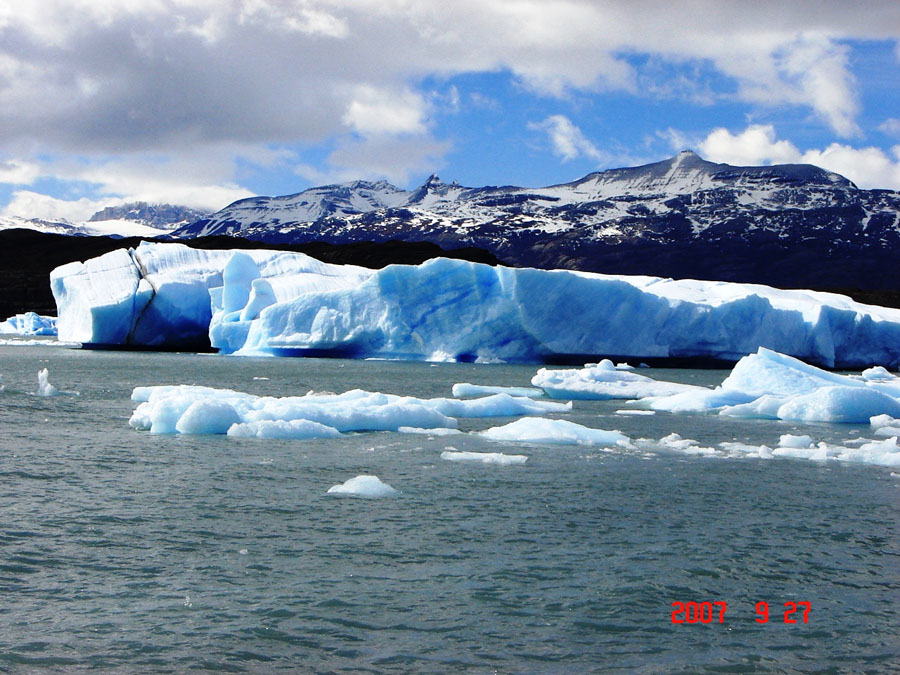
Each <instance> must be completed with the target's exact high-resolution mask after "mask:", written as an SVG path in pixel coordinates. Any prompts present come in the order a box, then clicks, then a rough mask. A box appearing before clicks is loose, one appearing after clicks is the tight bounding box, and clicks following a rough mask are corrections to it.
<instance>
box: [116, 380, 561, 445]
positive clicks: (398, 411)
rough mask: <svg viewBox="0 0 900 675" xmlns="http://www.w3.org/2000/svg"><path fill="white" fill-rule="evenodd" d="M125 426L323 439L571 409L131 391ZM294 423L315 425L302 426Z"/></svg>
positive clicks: (365, 396) (199, 390)
mask: <svg viewBox="0 0 900 675" xmlns="http://www.w3.org/2000/svg"><path fill="white" fill-rule="evenodd" d="M131 398H132V400H133V401H134V402H136V403H138V404H139V405H138V406H137V408H136V409H135V411H134V414H132V416H131V419H130V420H129V424H130V425H131V426H132V427H134V428H135V429H139V430H149V431H150V433H154V434H172V433H181V434H225V433H227V434H228V435H229V436H238V437H255V438H328V437H332V436H333V435H334V434H335V433H337V432H348V431H397V430H398V429H399V428H400V427H417V428H419V429H429V430H432V429H439V428H444V429H455V428H456V426H457V422H456V419H455V418H457V417H506V416H519V415H535V414H538V415H539V414H544V413H548V412H565V411H568V410H570V409H571V407H572V404H571V403H566V404H563V403H558V402H555V401H533V400H531V399H527V398H517V397H512V396H509V395H507V394H494V395H493V396H486V397H483V398H478V399H470V400H457V399H447V398H432V399H418V398H413V397H409V396H396V395H394V394H382V393H378V392H368V391H363V390H361V389H354V390H352V391H348V392H345V393H343V394H315V393H310V394H307V395H306V396H287V397H280V398H275V397H271V396H255V395H252V394H245V393H242V392H238V391H233V390H230V389H215V388H212V387H202V386H193V385H175V386H168V385H166V386H152V387H136V388H135V389H134V391H133V393H132V395H131ZM302 421H307V422H312V423H315V426H314V425H312V424H302V423H301V422H302Z"/></svg>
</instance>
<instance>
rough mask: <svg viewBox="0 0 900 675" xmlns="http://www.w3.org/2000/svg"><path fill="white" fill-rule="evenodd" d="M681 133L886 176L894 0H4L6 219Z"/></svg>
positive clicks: (634, 157) (589, 156) (893, 101)
mask: <svg viewBox="0 0 900 675" xmlns="http://www.w3.org/2000/svg"><path fill="white" fill-rule="evenodd" d="M686 148H689V149H693V150H694V151H695V152H697V153H698V154H700V155H701V156H702V157H704V158H706V159H709V160H712V161H716V162H727V163H730V164H738V165H758V164H773V163H796V162H806V163H812V164H816V165H818V166H821V167H823V168H826V169H829V170H832V171H836V172H838V173H841V174H843V175H844V176H846V177H848V178H849V179H851V180H852V181H854V182H855V183H856V184H857V185H859V186H860V187H865V188H888V189H894V190H900V2H898V1H897V0H884V1H878V0H876V1H871V2H865V1H858V2H853V3H850V2H846V1H844V0H840V1H829V0H820V1H818V2H807V1H804V0H792V1H791V2H784V1H783V0H779V1H777V2H769V1H766V0H759V1H756V2H748V1H747V0H739V1H732V0H715V1H701V0H683V1H679V2H662V1H654V2H650V1H647V0H629V1H603V0H595V1H588V0H543V1H541V0H28V1H27V2H25V1H23V0H0V216H19V217H26V218H45V219H63V218H64V219H68V220H71V221H77V220H84V219H87V218H88V217H90V215H91V214H93V213H94V212H95V211H97V210H99V209H100V208H103V207H105V206H114V205H118V204H122V203H125V202H130V201H148V202H151V203H172V204H181V205H185V206H191V207H195V208H201V209H205V210H210V211H214V210H218V209H220V208H223V207H225V206H226V205H228V204H229V203H230V202H232V201H234V200H236V199H241V198H244V197H249V196H253V195H282V194H291V193H295V192H299V191H301V190H303V189H306V188H308V187H313V186H316V185H323V184H328V183H335V182H344V181H350V180H357V179H365V180H374V179H386V180H388V181H390V182H392V183H393V184H395V185H397V186H399V187H404V188H412V187H415V186H417V185H419V184H421V183H422V182H424V181H425V180H426V179H427V178H428V176H429V175H431V174H433V173H437V174H439V175H440V177H441V178H442V179H443V180H445V181H446V182H451V181H458V182H459V183H461V184H463V185H467V186H473V187H474V186H483V185H519V186H525V187H539V186H546V185H553V184H557V183H562V182H567V181H571V180H575V179H578V178H580V177H582V176H584V175H585V174H588V173H590V172H592V171H598V170H602V169H607V168H615V167H621V166H634V165H639V164H646V163H649V162H654V161H659V160H662V159H666V158H668V157H671V156H672V155H674V154H675V153H677V152H678V151H680V150H682V149H686Z"/></svg>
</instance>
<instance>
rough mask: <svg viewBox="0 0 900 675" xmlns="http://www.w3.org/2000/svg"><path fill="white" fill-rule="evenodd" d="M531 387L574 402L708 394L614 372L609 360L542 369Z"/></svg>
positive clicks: (532, 379)
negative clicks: (684, 393)
mask: <svg viewBox="0 0 900 675" xmlns="http://www.w3.org/2000/svg"><path fill="white" fill-rule="evenodd" d="M531 384H533V385H534V386H536V387H540V388H541V389H543V390H544V391H545V392H546V393H547V396H549V397H550V398H574V399H600V400H604V399H616V398H621V399H629V398H645V397H648V396H670V395H672V394H679V393H682V392H686V391H691V392H694V391H708V390H706V389H704V388H702V387H696V386H694V385H690V384H678V383H677V382H664V381H662V380H654V379H653V378H650V377H646V376H644V375H638V374H637V373H633V372H631V371H627V370H626V371H622V370H616V367H615V366H614V365H613V362H612V361H610V360H609V359H603V360H602V361H601V362H600V363H590V364H587V365H586V366H585V367H584V368H569V369H565V370H550V369H547V368H541V369H540V370H538V371H537V373H536V374H535V376H534V377H532V378H531Z"/></svg>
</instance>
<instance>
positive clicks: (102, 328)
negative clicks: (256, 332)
mask: <svg viewBox="0 0 900 675" xmlns="http://www.w3.org/2000/svg"><path fill="white" fill-rule="evenodd" d="M226 268H227V270H226ZM371 274H372V271H371V270H367V269H364V268H361V267H355V266H352V265H329V264H327V263H322V262H319V261H318V260H316V259H314V258H311V257H310V256H307V255H304V254H302V253H289V252H284V251H267V250H250V251H238V250H199V249H193V248H190V247H188V246H185V245H184V244H177V243H148V242H141V244H140V245H139V246H138V247H137V248H134V249H127V250H126V249H119V250H117V251H112V252H110V253H107V254H105V255H102V256H100V257H98V258H92V259H91V260H88V261H87V262H84V263H81V262H73V263H69V264H67V265H62V266H61V267H57V268H56V269H55V270H53V271H52V272H51V273H50V288H51V290H52V292H53V297H54V299H55V300H56V306H57V313H58V316H59V319H58V329H59V332H60V335H61V336H62V337H60V340H63V341H71V342H80V343H82V344H85V345H89V346H118V345H121V346H124V345H135V346H146V347H165V348H173V347H197V346H203V345H208V344H209V340H210V336H214V339H215V341H216V342H217V343H222V344H223V345H228V344H231V343H232V342H237V344H240V345H242V344H243V339H244V338H245V337H246V330H245V328H246V326H245V325H244V323H242V322H241V317H242V316H243V317H245V322H246V321H249V320H250V318H251V317H253V311H254V308H255V307H264V306H267V305H268V304H271V303H273V302H278V301H280V300H284V299H286V298H290V297H294V296H296V295H298V294H302V293H304V292H307V291H309V290H318V291H322V290H327V289H333V288H337V287H343V286H346V285H354V284H358V283H359V282H360V280H361V279H365V278H367V277H368V276H370V275H371ZM226 280H227V285H228V290H227V292H226V291H225V288H224V285H225V283H226ZM214 307H215V308H216V309H217V311H218V312H219V314H218V315H217V317H216V319H217V320H216V321H215V323H213V308H214ZM223 351H232V350H229V349H223Z"/></svg>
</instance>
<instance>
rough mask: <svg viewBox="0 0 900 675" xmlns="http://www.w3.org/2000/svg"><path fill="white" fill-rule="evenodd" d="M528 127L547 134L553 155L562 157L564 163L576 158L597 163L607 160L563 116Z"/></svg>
mask: <svg viewBox="0 0 900 675" xmlns="http://www.w3.org/2000/svg"><path fill="white" fill-rule="evenodd" d="M530 127H531V128H532V129H539V130H542V131H545V132H546V133H547V136H548V138H549V139H550V143H551V144H552V146H553V152H554V154H556V155H558V156H559V157H562V159H563V161H564V162H568V161H569V160H572V159H577V158H578V157H588V158H590V159H593V160H596V161H598V162H601V161H604V160H606V159H607V155H606V154H605V153H603V152H601V151H600V150H598V149H597V147H596V146H595V145H594V144H593V143H591V141H590V140H588V138H587V137H586V136H585V135H584V134H583V133H582V131H581V129H579V128H578V127H577V126H575V125H574V124H572V121H571V120H570V119H569V118H568V117H566V116H565V115H551V116H550V117H548V118H547V119H545V120H544V121H543V122H539V123H534V124H531V125H530Z"/></svg>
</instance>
